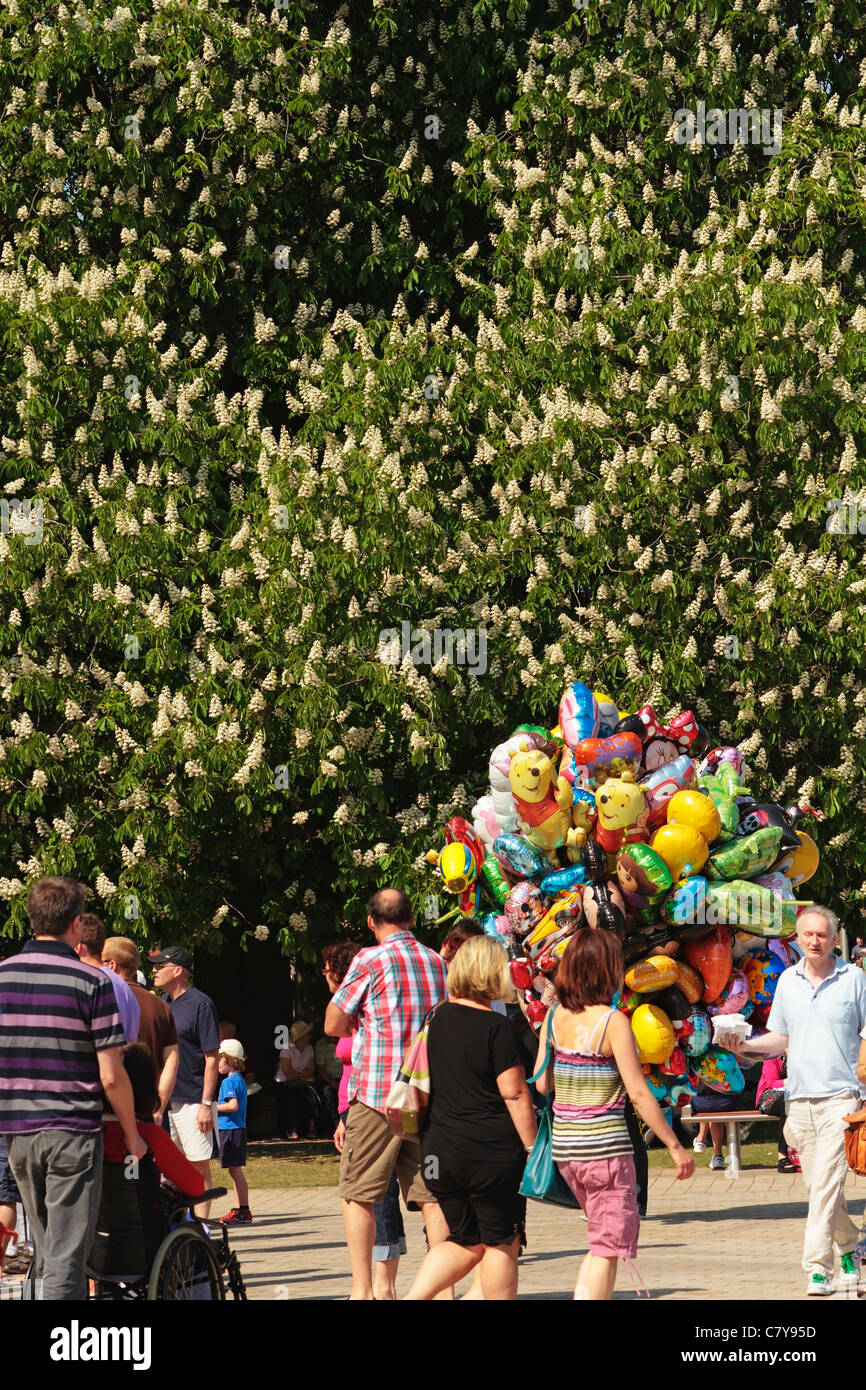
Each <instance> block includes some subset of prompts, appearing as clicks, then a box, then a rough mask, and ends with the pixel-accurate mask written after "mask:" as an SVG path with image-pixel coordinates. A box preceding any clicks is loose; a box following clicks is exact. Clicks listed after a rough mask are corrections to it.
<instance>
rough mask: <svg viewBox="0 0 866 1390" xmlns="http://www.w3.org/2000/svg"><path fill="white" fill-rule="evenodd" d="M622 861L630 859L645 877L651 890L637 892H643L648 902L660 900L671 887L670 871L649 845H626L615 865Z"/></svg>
mask: <svg viewBox="0 0 866 1390" xmlns="http://www.w3.org/2000/svg"><path fill="white" fill-rule="evenodd" d="M623 859H631V861H632V863H633V864H634V865H635V867H636V868H638V869H640V871H641V872H642V873H643V874H645V875H646V877H647V880H648V881H649V883H650V885H651V889H650V890H643V889H641V890H639V891H641V892H644V896H645V897H647V898H648V899H649V901H650V902H653V901H655V900H656V899H657V898H660V897H661V896H662V895H663V894H664V893H667V892H669V891H670V889H671V888H672V887H673V879H672V878H671V871H670V869H669V868H668V866H667V864H666V863H665V861H664V860H663V859H662V857H661V855H660V854H659V853H658V852H657V851H656V850H654V849H650V847H649V845H641V844H637V845H628V846H627V847H626V848H625V849H623V850H620V852H619V855H618V856H617V864H619V863H620V861H621V860H623Z"/></svg>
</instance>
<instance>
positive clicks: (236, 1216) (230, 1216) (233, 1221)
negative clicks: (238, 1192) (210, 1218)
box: [222, 1207, 253, 1226]
mask: <svg viewBox="0 0 866 1390" xmlns="http://www.w3.org/2000/svg"><path fill="white" fill-rule="evenodd" d="M222 1219H223V1221H225V1223H226V1225H228V1226H248V1225H249V1223H250V1222H251V1221H252V1219H253V1214H252V1212H251V1211H250V1209H249V1207H232V1209H231V1211H229V1212H226V1214H225V1216H224V1217H223V1218H222Z"/></svg>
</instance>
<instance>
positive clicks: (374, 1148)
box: [325, 888, 448, 1299]
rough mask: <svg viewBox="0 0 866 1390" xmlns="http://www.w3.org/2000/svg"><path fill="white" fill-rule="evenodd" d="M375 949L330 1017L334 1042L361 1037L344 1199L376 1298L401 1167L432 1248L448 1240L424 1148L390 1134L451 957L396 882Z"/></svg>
mask: <svg viewBox="0 0 866 1390" xmlns="http://www.w3.org/2000/svg"><path fill="white" fill-rule="evenodd" d="M367 913H368V916H367V926H368V927H369V929H370V931H371V932H372V933H373V935H374V936H375V938H376V945H375V946H370V947H368V948H367V949H366V950H363V951H359V952H358V954H357V955H356V956H355V959H354V960H353V961H352V963H351V965H350V966H349V969H348V970H347V972H346V974H345V976H344V978H343V981H342V983H341V985H340V988H339V989H338V990H337V991H336V993H335V994H334V997H333V999H332V1000H331V1002H330V1004H329V1005H328V1009H327V1012H326V1014H325V1032H326V1033H327V1034H328V1035H329V1036H330V1037H334V1038H340V1037H348V1036H349V1035H350V1034H351V1033H352V1032H354V1030H355V1026H356V1024H357V1030H358V1031H357V1033H356V1035H355V1042H354V1044H353V1047H352V1074H351V1078H350V1081H349V1114H348V1118H347V1120H346V1135H345V1139H344V1142H343V1151H342V1158H341V1161H340V1196H341V1197H342V1199H343V1221H344V1224H345V1227H346V1243H347V1245H348V1247H349V1258H350V1260H351V1264H352V1292H351V1294H350V1298H353V1299H370V1298H372V1297H373V1285H372V1256H373V1241H374V1238H375V1232H376V1223H375V1219H374V1215H373V1205H374V1203H376V1202H381V1201H382V1200H383V1198H384V1196H385V1193H386V1192H387V1190H388V1184H389V1183H390V1181H391V1174H392V1173H393V1172H394V1170H395V1168H396V1172H397V1180H398V1182H399V1184H400V1188H401V1191H402V1193H403V1201H404V1202H406V1204H407V1206H409V1208H410V1210H412V1209H417V1207H419V1206H420V1208H421V1210H422V1211H423V1213H424V1224H425V1226H426V1227H427V1236H428V1239H429V1241H430V1244H431V1245H438V1244H439V1242H440V1241H443V1240H447V1239H448V1225H447V1222H446V1221H445V1218H444V1216H443V1215H442V1212H441V1211H440V1209H439V1205H438V1203H437V1201H436V1198H435V1197H434V1196H433V1193H432V1192H431V1191H430V1190H429V1188H428V1187H427V1186H426V1185H425V1183H424V1182H423V1180H422V1178H421V1145H420V1143H419V1141H418V1140H417V1139H401V1138H400V1137H399V1136H396V1135H394V1134H393V1133H392V1131H391V1127H390V1125H389V1124H388V1121H387V1118H386V1116H385V1105H386V1102H387V1099H388V1092H389V1091H390V1089H391V1087H392V1086H393V1084H394V1082H395V1081H396V1079H397V1073H398V1072H399V1070H400V1066H401V1063H402V1061H403V1057H404V1056H405V1054H406V1050H407V1048H408V1047H409V1044H410V1043H411V1041H412V1039H413V1038H414V1036H415V1034H416V1033H417V1032H418V1031H419V1030H420V1028H421V1026H422V1024H423V1022H424V1018H425V1016H426V1014H427V1013H428V1012H429V1010H430V1009H431V1008H432V1007H433V1005H434V1004H439V1003H441V1001H442V1000H443V999H444V998H445V997H446V987H445V976H446V974H447V971H446V968H445V962H444V961H443V960H442V958H441V956H438V955H437V954H436V952H435V951H430V950H428V949H427V947H426V946H422V945H421V943H420V941H416V939H415V937H414V935H413V934H412V930H411V929H412V926H413V923H414V917H413V915H412V904H411V903H410V901H409V899H408V898H407V897H406V894H405V893H401V892H399V891H398V890H397V889H396V888H381V889H380V890H379V892H378V893H374V894H373V896H372V898H371V899H370V901H369V903H368V904H367Z"/></svg>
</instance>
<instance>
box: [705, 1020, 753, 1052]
mask: <svg viewBox="0 0 866 1390" xmlns="http://www.w3.org/2000/svg"><path fill="white" fill-rule="evenodd" d="M751 1032H752V1025H751V1024H750V1023H748V1022H747V1021H746V1019H744V1018H743V1015H742V1014H716V1016H715V1018H714V1019H713V1042H714V1043H720V1042H721V1039H722V1038H725V1037H728V1038H736V1040H737V1042H745V1040H746V1038H748V1037H750V1036H751ZM721 1046H722V1047H724V1043H721Z"/></svg>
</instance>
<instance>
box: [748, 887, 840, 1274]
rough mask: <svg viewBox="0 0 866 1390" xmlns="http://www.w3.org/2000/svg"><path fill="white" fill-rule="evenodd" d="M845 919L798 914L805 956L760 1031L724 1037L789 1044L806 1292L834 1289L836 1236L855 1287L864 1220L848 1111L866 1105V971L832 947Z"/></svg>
mask: <svg viewBox="0 0 866 1390" xmlns="http://www.w3.org/2000/svg"><path fill="white" fill-rule="evenodd" d="M838 932H839V920H838V918H837V916H836V914H835V912H831V911H830V909H829V908H828V907H818V906H817V905H816V906H815V907H810V908H809V910H808V911H807V912H803V913H801V914H800V917H799V919H798V922H797V939H798V941H799V943H800V946H801V948H802V951H803V959H802V960H799V961H797V963H796V965H792V966H790V967H789V969H787V970H786V971H784V973H783V974H782V976H781V978H780V979H779V983H778V986H777V988H776V994H775V997H774V999H773V1007H772V1009H771V1010H770V1017H769V1019H768V1021H767V1023H768V1028H769V1030H770V1031H769V1032H768V1033H766V1034H765V1035H764V1036H763V1037H761V1038H753V1039H750V1040H749V1041H747V1042H744V1043H734V1041H733V1040H732V1039H731V1038H730V1037H729V1036H728V1039H727V1041H724V1040H720V1041H722V1046H732V1047H733V1050H735V1051H737V1052H738V1053H740V1054H742V1055H743V1056H746V1057H779V1056H781V1055H782V1053H783V1052H787V1054H788V1080H787V1082H786V1085H785V1104H786V1108H787V1112H788V1118H787V1121H786V1123H785V1131H784V1133H785V1139H786V1140H787V1142H788V1143H789V1144H790V1146H791V1148H792V1149H796V1150H797V1153H798V1154H799V1157H800V1164H801V1166H802V1169H803V1177H804V1179H805V1181H806V1188H807V1190H808V1193H809V1215H808V1217H807V1220H806V1238H805V1241H804V1245H803V1268H804V1269H805V1270H806V1273H807V1274H808V1276H809V1283H808V1286H807V1289H806V1292H807V1293H808V1294H810V1295H815V1294H817V1295H826V1294H829V1293H830V1291H831V1289H832V1282H833V1267H834V1256H833V1245H834V1242H835V1245H836V1247H837V1249H838V1251H839V1254H840V1256H841V1268H840V1273H839V1287H840V1288H841V1289H846V1288H847V1289H851V1288H853V1289H856V1287H857V1285H858V1282H859V1276H860V1271H859V1267H858V1261H857V1258H856V1256H855V1255H854V1253H853V1252H854V1248H855V1246H856V1244H857V1227H856V1226H855V1225H854V1222H853V1221H852V1220H851V1218H850V1217H849V1215H848V1211H847V1207H846V1205H845V1179H846V1177H847V1175H848V1164H847V1160H846V1158H845V1122H844V1118H843V1117H844V1116H845V1115H848V1114H850V1113H851V1112H852V1111H854V1110H857V1109H859V1108H860V1105H861V1099H860V1097H861V1086H860V1083H859V1081H858V1080H857V1058H858V1055H859V1051H860V1039H861V1038H866V975H864V973H863V971H862V970H859V969H858V968H857V967H856V966H853V965H846V964H845V963H844V961H842V960H840V959H839V958H837V957H836V956H835V955H834V954H833V948H834V946H835V945H836V939H837V936H838Z"/></svg>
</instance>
